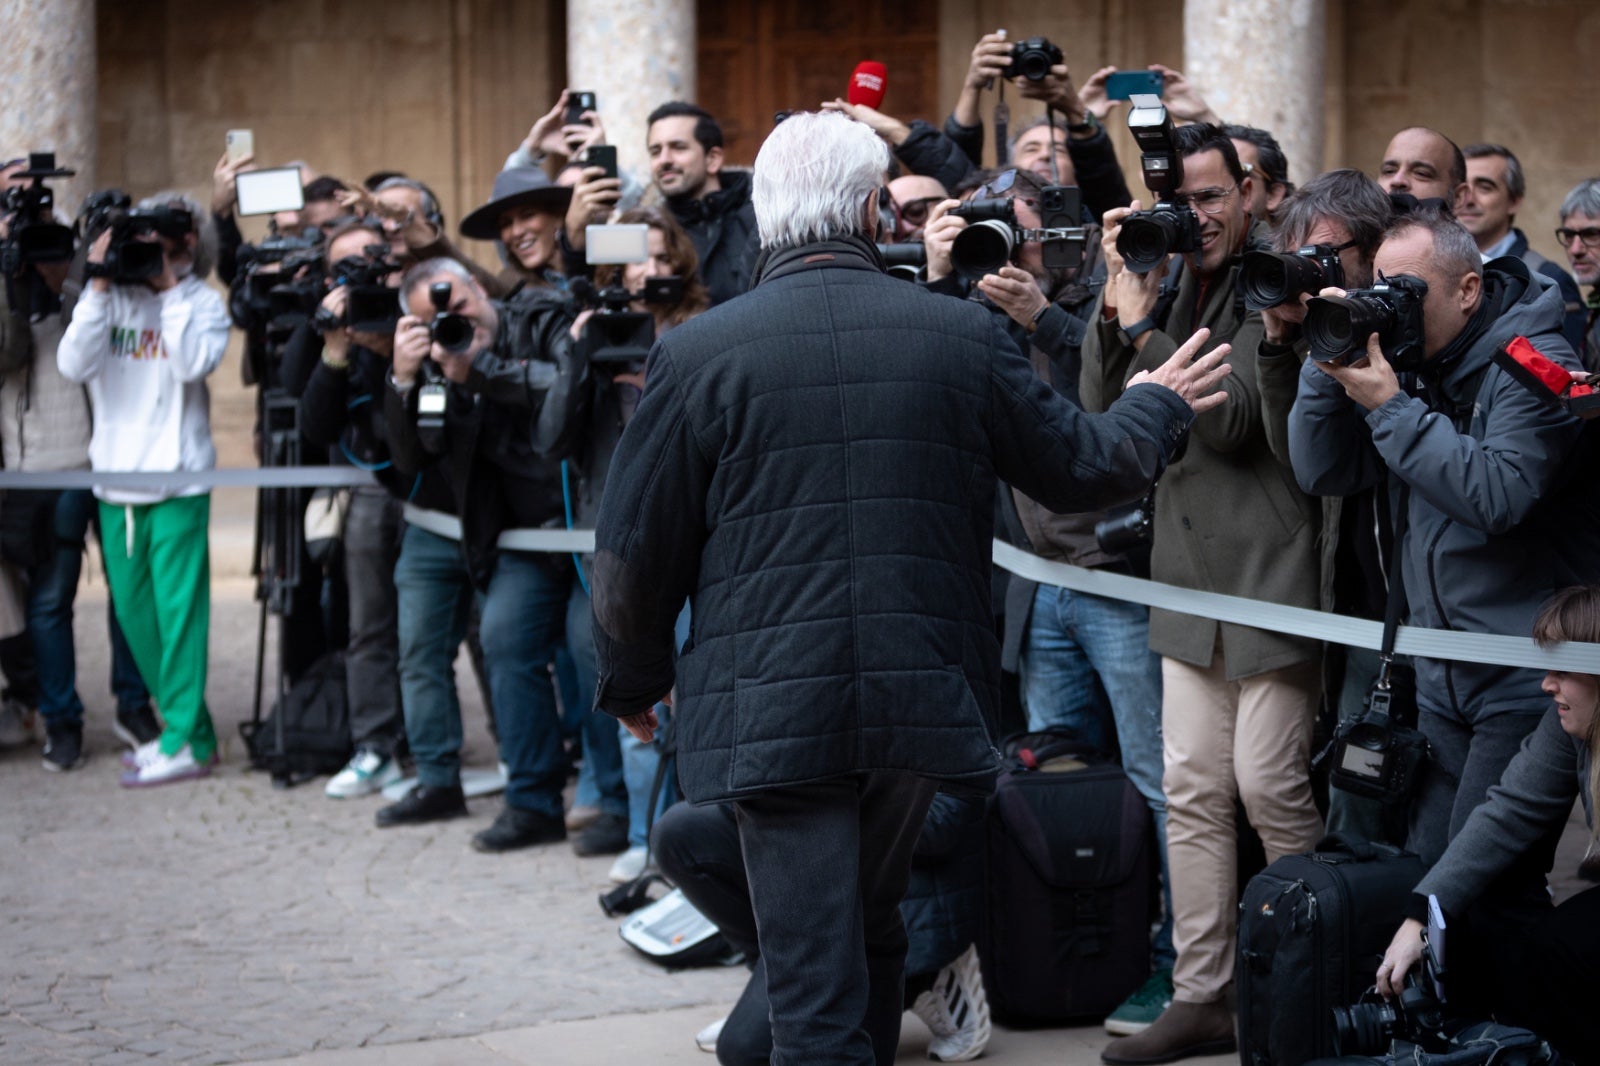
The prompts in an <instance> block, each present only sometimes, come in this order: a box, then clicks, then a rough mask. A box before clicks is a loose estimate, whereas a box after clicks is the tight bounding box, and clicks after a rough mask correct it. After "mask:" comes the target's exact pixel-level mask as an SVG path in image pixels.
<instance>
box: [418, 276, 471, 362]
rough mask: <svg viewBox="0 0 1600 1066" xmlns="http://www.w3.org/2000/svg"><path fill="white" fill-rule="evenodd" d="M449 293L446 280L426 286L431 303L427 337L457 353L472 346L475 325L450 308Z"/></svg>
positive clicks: (448, 285) (449, 288)
mask: <svg viewBox="0 0 1600 1066" xmlns="http://www.w3.org/2000/svg"><path fill="white" fill-rule="evenodd" d="M450 293H451V285H450V283H449V282H448V281H436V282H434V283H433V284H432V285H429V286H428V299H429V301H431V302H432V303H433V320H432V321H430V322H429V323H428V339H429V340H431V341H432V342H433V343H434V344H437V345H438V346H439V347H441V348H443V349H444V350H445V351H447V352H451V353H453V354H459V353H461V352H464V351H466V350H467V349H468V348H470V347H472V337H473V334H475V333H476V332H477V327H476V325H474V323H473V321H472V319H470V318H468V317H467V316H466V315H459V314H456V313H455V312H454V311H452V310H450Z"/></svg>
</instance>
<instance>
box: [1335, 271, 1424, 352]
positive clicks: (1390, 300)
mask: <svg viewBox="0 0 1600 1066" xmlns="http://www.w3.org/2000/svg"><path fill="white" fill-rule="evenodd" d="M1427 295H1428V283H1427V282H1426V281H1423V280H1422V279H1421V278H1415V277H1412V276H1410V275H1409V274H1399V275H1396V276H1395V277H1392V278H1385V277H1382V276H1381V275H1380V276H1379V278H1378V281H1377V284H1375V285H1373V286H1372V288H1370V289H1352V290H1351V291H1349V292H1347V293H1345V294H1344V295H1343V296H1323V297H1318V298H1317V299H1314V300H1312V301H1311V302H1310V303H1309V304H1308V305H1307V307H1306V321H1305V334H1306V339H1307V340H1309V341H1310V342H1311V358H1313V359H1315V360H1317V361H1318V362H1319V363H1337V364H1339V365H1340V366H1349V365H1350V364H1351V363H1354V362H1357V361H1359V360H1361V359H1362V358H1364V357H1365V356H1366V354H1367V338H1368V337H1369V336H1370V335H1372V334H1374V333H1376V334H1377V335H1378V345H1379V347H1380V348H1381V349H1382V350H1383V355H1384V358H1386V359H1387V360H1389V364H1390V365H1391V366H1393V367H1394V369H1395V371H1396V372H1398V373H1407V372H1410V371H1414V370H1418V369H1420V368H1421V366H1422V363H1423V359H1424V354H1423V352H1424V349H1423V332H1422V327H1423V320H1422V301H1423V299H1424V298H1425V297H1426V296H1427Z"/></svg>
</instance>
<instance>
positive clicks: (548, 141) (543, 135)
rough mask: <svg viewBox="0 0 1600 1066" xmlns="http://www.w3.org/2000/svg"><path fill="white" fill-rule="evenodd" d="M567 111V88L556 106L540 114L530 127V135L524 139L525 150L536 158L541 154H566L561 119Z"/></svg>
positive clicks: (562, 91) (563, 90) (562, 92)
mask: <svg viewBox="0 0 1600 1066" xmlns="http://www.w3.org/2000/svg"><path fill="white" fill-rule="evenodd" d="M566 111H567V90H565V89H562V90H561V96H560V97H559V98H558V99H557V100H556V106H554V107H552V108H551V109H550V110H549V112H547V113H546V114H543V115H540V116H539V117H538V118H537V119H535V120H534V122H533V125H532V126H530V127H528V135H527V136H526V137H524V138H523V139H522V147H523V150H524V151H526V152H527V153H528V154H529V155H531V156H533V157H534V158H538V157H539V156H540V155H566V154H567V142H566V139H565V137H564V136H563V133H564V130H563V129H562V125H561V120H562V117H563V116H564V115H565V114H566Z"/></svg>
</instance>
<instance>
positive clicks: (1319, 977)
mask: <svg viewBox="0 0 1600 1066" xmlns="http://www.w3.org/2000/svg"><path fill="white" fill-rule="evenodd" d="M1423 872H1424V869H1423V865H1422V860H1421V859H1420V858H1418V857H1417V856H1415V855H1412V854H1409V853H1407V852H1402V851H1400V850H1399V849H1398V848H1394V847H1390V846H1389V845H1387V844H1373V843H1369V842H1367V841H1364V840H1352V839H1347V838H1345V837H1341V836H1329V837H1326V838H1324V839H1323V840H1322V841H1321V842H1319V843H1318V844H1317V847H1316V850H1315V851H1313V852H1312V853H1311V854H1309V855H1286V856H1284V857H1283V858H1281V859H1279V860H1278V861H1277V862H1275V863H1273V864H1272V865H1271V866H1268V867H1267V868H1266V870H1264V871H1262V872H1261V873H1260V874H1259V875H1257V876H1256V877H1253V878H1251V880H1250V883H1249V884H1248V885H1247V886H1245V890H1244V898H1243V899H1242V900H1241V901H1240V903H1239V948H1238V957H1237V964H1236V969H1235V971H1234V987H1235V989H1236V990H1237V993H1238V997H1239V1029H1238V1031H1239V1061H1240V1062H1241V1063H1242V1064H1243V1066H1299V1064H1300V1063H1304V1062H1307V1061H1309V1060H1311V1059H1314V1058H1317V1057H1319V1056H1330V1055H1333V1054H1335V1049H1334V1044H1333V1010H1332V1009H1333V1008H1334V1007H1341V1006H1346V1005H1348V1004H1350V1003H1354V1002H1355V1001H1356V999H1357V997H1359V996H1360V995H1361V993H1362V992H1363V991H1365V990H1366V989H1367V988H1368V987H1369V986H1370V985H1371V984H1372V979H1373V974H1375V973H1376V972H1377V969H1378V963H1380V962H1381V961H1383V953H1384V950H1385V949H1386V948H1388V946H1389V940H1390V938H1391V937H1392V936H1393V935H1394V931H1395V927H1396V926H1398V925H1399V924H1400V920H1401V918H1402V917H1403V916H1404V909H1405V904H1406V900H1407V897H1409V896H1410V895H1411V891H1412V889H1414V888H1416V886H1417V882H1419V881H1421V880H1422V875H1423Z"/></svg>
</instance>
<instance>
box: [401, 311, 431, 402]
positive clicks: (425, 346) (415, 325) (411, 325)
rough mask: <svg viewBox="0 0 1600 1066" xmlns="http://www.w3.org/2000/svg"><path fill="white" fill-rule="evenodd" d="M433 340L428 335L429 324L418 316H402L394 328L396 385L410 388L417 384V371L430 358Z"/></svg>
mask: <svg viewBox="0 0 1600 1066" xmlns="http://www.w3.org/2000/svg"><path fill="white" fill-rule="evenodd" d="M432 347H433V339H432V338H431V337H430V336H429V335H428V324H427V323H426V322H424V321H423V320H422V319H420V318H418V317H417V316H416V315H402V316H401V317H400V321H399V322H398V323H396V325H395V327H394V368H393V370H392V371H391V373H392V374H394V380H395V384H397V385H400V386H402V387H409V386H411V385H413V384H415V383H416V380H417V371H418V370H419V369H421V367H422V361H423V360H424V359H426V358H428V350H429V349H430V348H432Z"/></svg>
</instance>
